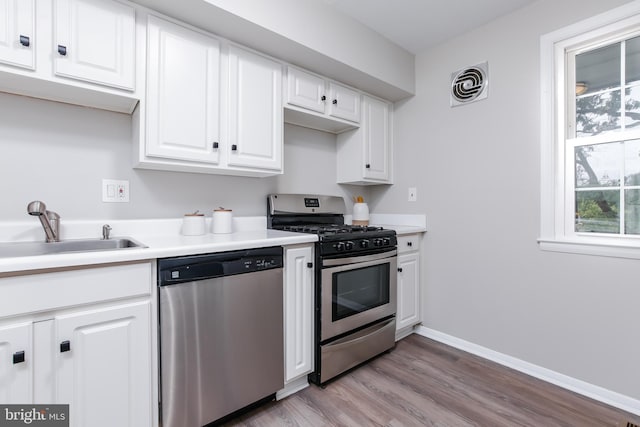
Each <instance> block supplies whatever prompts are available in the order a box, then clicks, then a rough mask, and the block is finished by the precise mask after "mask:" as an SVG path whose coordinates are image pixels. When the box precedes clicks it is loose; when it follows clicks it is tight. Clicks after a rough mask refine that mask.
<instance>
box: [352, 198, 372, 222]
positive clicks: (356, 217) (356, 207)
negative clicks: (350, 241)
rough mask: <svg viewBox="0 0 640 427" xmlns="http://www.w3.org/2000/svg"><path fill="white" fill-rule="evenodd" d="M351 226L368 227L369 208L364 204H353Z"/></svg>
mask: <svg viewBox="0 0 640 427" xmlns="http://www.w3.org/2000/svg"><path fill="white" fill-rule="evenodd" d="M351 223H352V224H353V225H369V206H368V205H367V204H366V203H354V204H353V220H352V221H351Z"/></svg>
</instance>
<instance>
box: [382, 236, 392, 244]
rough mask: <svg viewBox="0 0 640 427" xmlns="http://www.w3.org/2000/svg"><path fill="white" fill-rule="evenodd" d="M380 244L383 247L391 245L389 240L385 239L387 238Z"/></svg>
mask: <svg viewBox="0 0 640 427" xmlns="http://www.w3.org/2000/svg"><path fill="white" fill-rule="evenodd" d="M382 244H383V245H384V246H389V245H390V244H391V239H387V238H384V239H382Z"/></svg>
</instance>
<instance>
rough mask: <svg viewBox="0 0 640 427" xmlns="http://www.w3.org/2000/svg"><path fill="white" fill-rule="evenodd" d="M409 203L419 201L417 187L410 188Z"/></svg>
mask: <svg viewBox="0 0 640 427" xmlns="http://www.w3.org/2000/svg"><path fill="white" fill-rule="evenodd" d="M409 201H410V202H416V201H418V189H417V188H416V187H409Z"/></svg>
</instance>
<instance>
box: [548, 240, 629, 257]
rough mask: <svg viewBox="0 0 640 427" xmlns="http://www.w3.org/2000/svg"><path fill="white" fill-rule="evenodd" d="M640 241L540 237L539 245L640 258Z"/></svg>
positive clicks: (609, 255) (577, 252) (597, 254)
mask: <svg viewBox="0 0 640 427" xmlns="http://www.w3.org/2000/svg"><path fill="white" fill-rule="evenodd" d="M639 243H640V242H620V241H617V240H614V239H606V240H604V239H603V240H600V239H593V240H586V239H585V240H583V239H580V240H568V239H566V240H562V239H548V238H540V239H538V245H539V246H540V249H542V250H543V251H550V252H562V253H568V254H580V255H594V256H604V257H613V258H630V259H640V244H639Z"/></svg>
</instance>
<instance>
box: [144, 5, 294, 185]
mask: <svg viewBox="0 0 640 427" xmlns="http://www.w3.org/2000/svg"><path fill="white" fill-rule="evenodd" d="M146 36H147V60H146V68H147V72H146V73H147V90H146V99H144V100H141V102H140V105H139V106H138V108H137V109H136V111H135V112H134V129H135V130H134V132H135V133H136V135H134V141H135V144H134V159H136V162H135V167H139V168H145V169H158V170H173V171H182V172H199V173H211V174H228V175H240V176H271V175H277V174H281V173H282V151H283V119H282V93H281V92H282V65H281V64H280V63H279V62H276V61H274V60H272V59H270V58H268V57H265V56H262V55H259V54H256V53H254V52H252V51H249V50H245V49H241V48H239V47H237V46H235V45H231V44H229V43H228V42H226V41H224V40H222V39H218V38H216V37H213V36H211V35H209V34H208V33H204V32H202V31H199V30H197V29H195V28H192V27H190V26H187V25H186V24H184V25H183V24H180V23H177V22H173V21H171V20H168V19H162V18H159V17H157V16H154V15H149V16H148V18H147V34H146Z"/></svg>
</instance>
